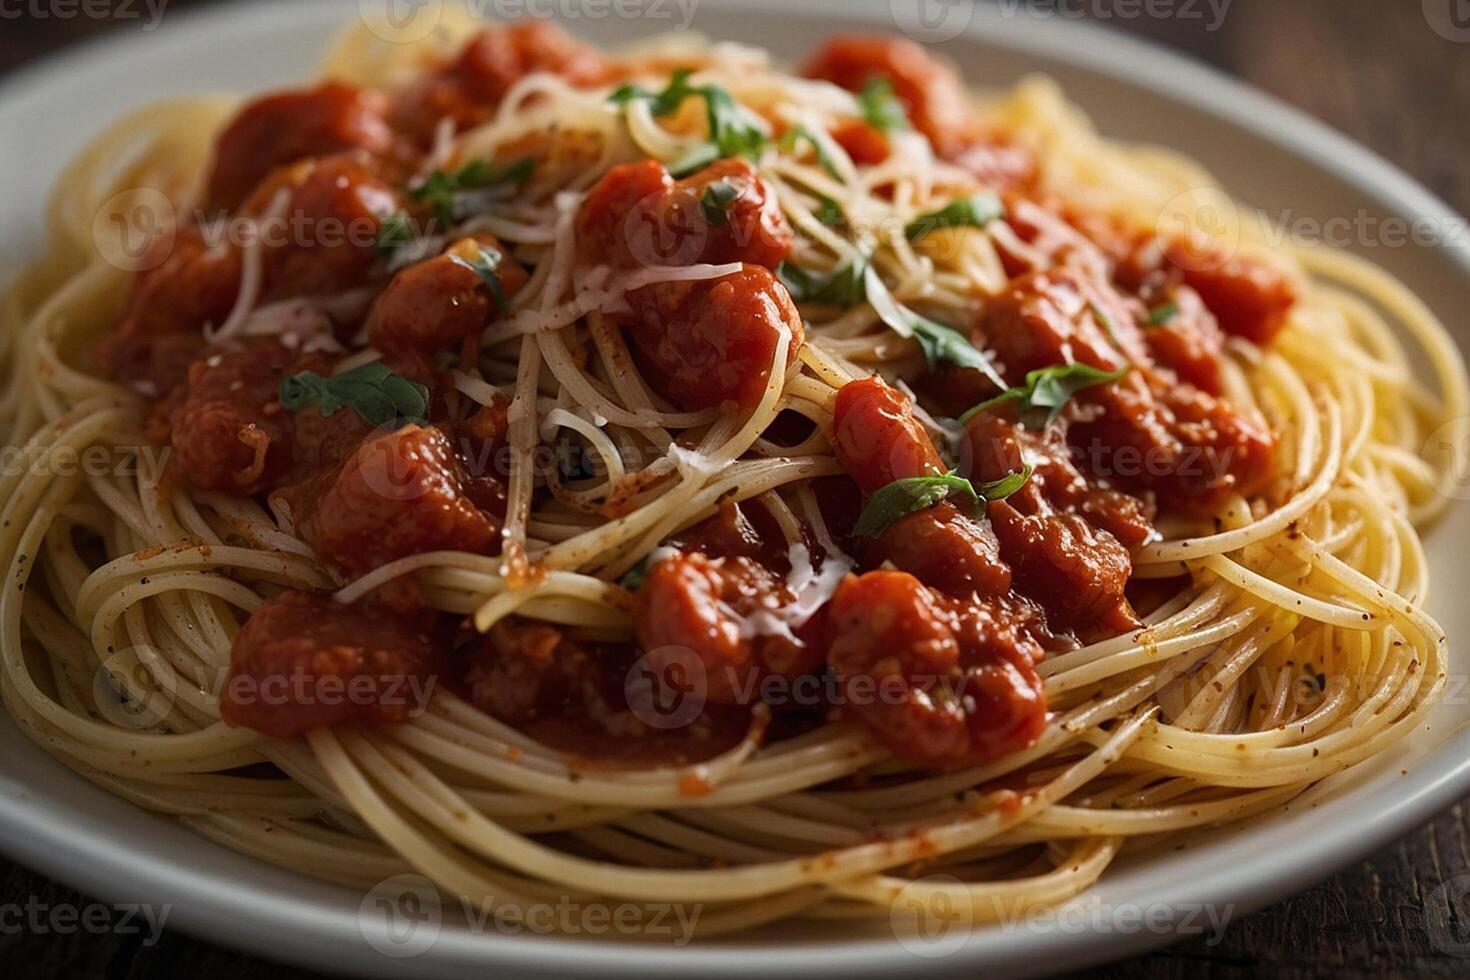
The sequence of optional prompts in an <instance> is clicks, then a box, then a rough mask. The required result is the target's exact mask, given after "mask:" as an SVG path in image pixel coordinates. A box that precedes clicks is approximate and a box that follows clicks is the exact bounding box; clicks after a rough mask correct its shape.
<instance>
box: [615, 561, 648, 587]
mask: <svg viewBox="0 0 1470 980" xmlns="http://www.w3.org/2000/svg"><path fill="white" fill-rule="evenodd" d="M652 567H653V562H652V561H651V560H650V556H649V555H644V556H643V557H642V558H641V559H639V561H638V564H636V565H634V566H633V567H632V568H630V569H628V570H627V571H626V572H624V573H623V577H622V578H620V579H618V584H619V585H621V586H622V587H623V588H625V589H627V590H628V591H629V592H637V591H638V590H639V589H641V588H643V583H644V582H646V581H648V570H649V569H650V568H652Z"/></svg>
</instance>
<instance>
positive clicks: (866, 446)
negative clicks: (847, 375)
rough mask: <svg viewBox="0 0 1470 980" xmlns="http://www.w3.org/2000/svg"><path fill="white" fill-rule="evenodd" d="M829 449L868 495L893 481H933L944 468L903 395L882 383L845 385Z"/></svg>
mask: <svg viewBox="0 0 1470 980" xmlns="http://www.w3.org/2000/svg"><path fill="white" fill-rule="evenodd" d="M832 414H833V419H832V447H833V449H834V450H835V451H836V453H837V461H838V462H839V463H841V464H842V468H843V469H844V470H846V471H847V473H848V475H849V476H851V477H852V478H853V479H854V480H856V481H857V482H858V485H859V486H861V487H862V488H863V489H864V490H865V491H867V492H868V493H872V492H873V491H875V490H881V489H883V488H884V487H886V486H888V484H890V483H892V482H893V481H894V480H899V479H904V478H907V477H911V476H934V475H937V474H940V473H944V472H946V471H947V470H948V467H946V466H945V465H944V459H943V458H942V457H941V456H940V455H939V450H937V449H935V448H934V443H933V442H932V441H931V440H930V438H929V434H928V433H927V432H925V431H924V427H923V425H922V424H920V422H919V420H918V419H917V418H915V417H914V403H913V401H912V400H911V399H910V398H909V396H908V395H906V394H904V393H903V392H901V391H899V390H898V389H897V388H891V387H889V386H888V385H887V384H885V383H884V382H883V379H882V378H878V377H872V378H863V379H862V380H860V381H849V382H848V383H847V384H845V385H843V386H842V389H841V390H840V391H838V392H837V405H836V407H835V408H834V409H833V413H832Z"/></svg>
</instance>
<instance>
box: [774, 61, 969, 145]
mask: <svg viewBox="0 0 1470 980" xmlns="http://www.w3.org/2000/svg"><path fill="white" fill-rule="evenodd" d="M802 74H804V75H806V76H807V77H808V78H822V79H826V80H827V81H829V82H833V83H834V84H836V85H838V86H840V87H842V88H845V89H847V90H849V91H852V92H861V91H862V90H863V87H864V86H865V85H867V83H868V82H869V81H871V80H872V79H874V78H886V79H888V80H889V81H890V82H892V83H893V90H894V93H895V94H896V95H897V96H898V98H899V99H900V100H901V101H902V102H903V104H904V108H905V110H906V111H907V112H908V117H909V121H910V122H912V123H913V126H914V128H915V129H917V130H918V131H919V132H921V133H923V134H924V135H925V136H927V137H928V138H929V141H930V142H931V143H933V144H934V149H935V152H936V153H938V154H939V155H940V156H941V157H944V158H946V159H948V158H950V157H952V156H954V155H956V154H958V153H960V152H962V151H963V150H964V148H965V146H966V145H968V143H969V142H970V141H971V137H972V135H973V133H974V131H975V119H974V115H973V113H972V112H971V110H970V106H969V100H968V99H967V98H966V96H965V89H964V84H963V83H962V82H961V81H960V77H959V75H957V74H956V73H955V72H954V70H953V69H951V68H949V67H947V66H945V65H942V64H940V63H939V62H937V61H935V60H934V59H933V58H931V57H929V55H928V53H927V52H926V51H925V50H924V49H923V48H922V47H920V46H919V45H917V44H915V43H914V42H913V41H910V40H907V39H902V38H893V37H861V36H853V35H847V36H841V37H834V38H833V39H832V40H830V41H828V42H827V43H826V44H825V45H824V46H823V47H822V48H821V49H820V50H818V51H817V53H816V54H815V55H814V56H812V58H811V60H809V61H808V62H807V63H806V66H805V67H804V68H803V69H802Z"/></svg>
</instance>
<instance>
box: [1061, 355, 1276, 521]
mask: <svg viewBox="0 0 1470 980" xmlns="http://www.w3.org/2000/svg"><path fill="white" fill-rule="evenodd" d="M1081 398H1082V400H1083V401H1085V402H1087V403H1088V404H1089V405H1092V406H1096V408H1095V409H1094V410H1092V411H1089V412H1087V413H1086V415H1085V417H1084V418H1082V419H1080V420H1079V421H1077V422H1075V423H1074V424H1073V426H1072V428H1071V430H1070V432H1069V434H1068V438H1069V439H1070V440H1071V442H1072V444H1073V446H1075V447H1076V448H1077V451H1078V452H1080V453H1082V454H1083V455H1084V456H1085V457H1086V459H1087V461H1088V465H1089V466H1090V468H1091V469H1092V471H1093V472H1095V473H1098V474H1100V475H1103V476H1106V477H1108V478H1109V479H1111V480H1113V481H1115V482H1117V483H1119V484H1121V485H1125V486H1130V487H1136V488H1139V489H1143V490H1152V491H1154V492H1155V493H1156V494H1158V496H1159V499H1160V500H1161V501H1162V502H1164V503H1166V504H1168V505H1171V506H1174V507H1180V508H1184V509H1187V510H1191V511H1195V512H1198V513H1203V514H1213V513H1214V512H1215V511H1217V510H1218V509H1219V508H1220V506H1221V505H1222V504H1223V503H1224V502H1225V500H1226V499H1227V498H1228V497H1230V496H1231V495H1232V494H1236V493H1238V494H1242V495H1244V496H1250V495H1251V494H1254V493H1257V492H1259V491H1260V490H1262V489H1264V488H1265V486H1266V485H1267V484H1268V483H1269V482H1270V480H1271V477H1272V475H1273V473H1274V460H1275V452H1276V437H1275V435H1273V434H1272V432H1271V430H1270V429H1268V428H1267V427H1266V425H1265V423H1264V422H1263V421H1261V420H1260V419H1259V418H1258V417H1256V416H1255V415H1254V414H1253V413H1246V412H1242V411H1240V410H1238V409H1236V408H1235V407H1233V406H1232V405H1230V404H1228V403H1227V402H1224V401H1222V400H1220V399H1218V398H1215V397H1214V396H1213V395H1209V394H1207V393H1205V392H1203V391H1200V390H1199V389H1198V388H1195V387H1193V386H1191V385H1187V384H1178V383H1175V382H1172V381H1170V380H1169V379H1167V378H1163V377H1159V376H1151V375H1144V374H1142V373H1138V372H1135V373H1133V374H1131V375H1129V376H1128V377H1125V378H1124V379H1123V380H1122V381H1120V382H1118V383H1117V384H1113V385H1107V386H1105V387H1101V388H1097V389H1091V390H1089V391H1087V392H1085V393H1083V395H1082V396H1081Z"/></svg>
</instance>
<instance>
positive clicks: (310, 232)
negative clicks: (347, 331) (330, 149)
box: [241, 153, 399, 302]
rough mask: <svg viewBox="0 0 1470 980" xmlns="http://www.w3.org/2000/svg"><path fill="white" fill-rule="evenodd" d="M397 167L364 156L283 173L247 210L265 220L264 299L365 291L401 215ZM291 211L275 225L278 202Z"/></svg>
mask: <svg viewBox="0 0 1470 980" xmlns="http://www.w3.org/2000/svg"><path fill="white" fill-rule="evenodd" d="M397 177H398V175H397V174H396V173H395V172H394V170H393V168H391V167H385V165H383V164H382V163H381V162H380V161H378V160H375V159H373V158H370V157H368V156H366V155H363V154H358V153H346V154H339V155H337V156H333V157H323V158H321V159H319V160H313V161H309V162H307V163H303V164H300V165H298V166H296V167H292V168H291V169H289V170H286V171H281V172H278V173H277V174H276V175H275V176H273V177H272V178H271V179H270V180H268V181H267V182H266V183H265V184H263V185H261V188H260V189H259V190H258V191H257V192H256V193H255V194H254V195H253V196H252V197H251V198H250V199H249V200H248V201H246V202H245V204H244V205H243V206H242V209H241V210H242V211H243V212H244V213H246V214H249V215H251V216H254V217H258V218H262V220H261V221H260V225H261V229H260V233H261V239H260V240H261V244H262V245H263V255H264V265H263V273H262V275H263V278H264V281H265V288H264V290H263V293H262V296H261V300H262V301H263V302H270V301H273V300H280V299H288V298H291V297H296V296H315V295H328V294H333V293H340V292H344V291H346V290H349V289H353V288H355V287H358V286H362V285H363V284H364V283H365V282H366V281H368V280H369V279H370V278H371V277H372V276H373V275H374V274H375V273H376V271H377V269H378V266H379V264H380V263H381V261H382V255H381V252H380V250H379V248H378V234H379V232H380V230H381V228H382V222H383V219H384V218H387V217H388V216H389V215H391V214H393V213H394V212H395V211H397V210H398V206H399V199H398V195H397V193H396V192H395V191H394V189H393V184H394V181H395V180H396V179H397ZM283 190H284V191H285V193H287V194H289V199H288V201H287V203H286V208H285V211H284V212H283V213H282V214H280V215H279V216H278V217H276V219H275V220H269V218H270V211H271V209H272V208H273V207H275V202H276V196H277V194H278V193H280V192H282V191H283Z"/></svg>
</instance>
